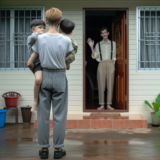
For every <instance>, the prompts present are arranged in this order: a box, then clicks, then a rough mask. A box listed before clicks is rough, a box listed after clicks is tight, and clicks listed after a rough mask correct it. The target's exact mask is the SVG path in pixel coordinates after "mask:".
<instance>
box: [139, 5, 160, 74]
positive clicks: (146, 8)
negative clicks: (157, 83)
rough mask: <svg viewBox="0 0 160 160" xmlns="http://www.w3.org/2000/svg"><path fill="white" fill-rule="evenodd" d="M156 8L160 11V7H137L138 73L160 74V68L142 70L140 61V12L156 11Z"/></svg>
mask: <svg viewBox="0 0 160 160" xmlns="http://www.w3.org/2000/svg"><path fill="white" fill-rule="evenodd" d="M155 8H156V10H158V11H159V10H160V6H137V7H136V29H137V31H136V34H137V35H136V40H137V43H136V44H137V49H136V51H137V63H136V64H137V65H136V69H137V72H160V68H157V69H153V68H142V69H140V67H139V65H140V63H139V60H140V44H139V39H140V18H139V17H140V10H142V9H143V10H144V9H145V10H154V11H155Z"/></svg>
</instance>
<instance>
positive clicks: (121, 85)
mask: <svg viewBox="0 0 160 160" xmlns="http://www.w3.org/2000/svg"><path fill="white" fill-rule="evenodd" d="M125 33H126V18H125V14H124V13H122V14H120V15H118V16H116V17H115V19H114V20H113V22H112V40H113V41H115V42H116V57H117V61H116V63H117V64H116V75H115V89H116V95H115V101H114V103H115V104H114V105H115V106H116V108H120V109H126V106H125V101H126V95H125V87H126V84H125V76H126V75H125V74H126V69H125V63H126V46H125V45H126V43H125V42H126V39H125V37H126V35H125Z"/></svg>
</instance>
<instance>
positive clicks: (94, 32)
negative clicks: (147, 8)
mask: <svg viewBox="0 0 160 160" xmlns="http://www.w3.org/2000/svg"><path fill="white" fill-rule="evenodd" d="M122 14H124V15H126V10H107V9H106V10H105V9H104V10H103V9H99V10H98V9H95V10H94V9H93V10H92V9H86V10H84V41H85V42H84V72H85V75H84V85H85V86H84V92H85V93H84V95H85V96H84V101H85V102H84V106H85V107H84V111H97V108H98V107H99V98H98V86H97V67H98V64H99V62H98V61H96V60H95V59H92V58H91V49H90V47H89V45H88V44H87V43H86V42H87V39H88V38H92V39H93V40H94V46H95V45H96V43H97V42H99V41H101V40H102V38H101V36H100V31H99V29H100V28H101V27H107V28H108V29H109V32H110V35H109V39H110V40H113V41H115V37H116V35H115V32H113V30H115V26H114V23H115V22H116V17H118V16H119V15H122ZM126 31H127V29H125V32H126ZM126 39H127V38H124V41H125V42H124V43H125V46H126ZM125 49H127V48H126V47H125ZM126 51H127V50H126ZM126 53H127V52H126ZM126 53H125V54H126ZM125 59H127V55H125ZM86 63H87V64H86ZM117 66H118V64H116V68H115V69H116V70H115V85H114V94H113V102H112V103H113V104H112V107H114V108H115V111H117V110H123V111H126V110H127V103H126V102H125V108H124V107H123V108H122V107H119V106H120V105H117V104H118V103H116V97H117V93H116V92H118V90H117V89H116V87H117V85H116V77H117V76H116V74H117V71H118V70H119V69H118V68H117ZM125 67H126V65H125ZM123 70H126V69H125V68H123ZM125 73H126V75H127V70H126V71H125ZM126 75H125V79H126V80H127V77H126ZM124 88H125V89H124V96H123V97H125V96H126V95H127V90H128V87H124ZM106 94H107V89H106V91H105V102H106V101H107V99H106ZM123 97H122V98H123ZM125 101H126V97H125ZM119 104H120V103H119ZM104 111H108V110H103V112H104Z"/></svg>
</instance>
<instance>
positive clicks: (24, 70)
mask: <svg viewBox="0 0 160 160" xmlns="http://www.w3.org/2000/svg"><path fill="white" fill-rule="evenodd" d="M1 9H3V10H10V11H11V16H14V9H16V10H25V9H26V10H27V9H29V10H41V15H42V19H43V20H45V7H43V6H14V7H9V6H2V7H0V10H1ZM12 9H13V10H12ZM10 25H11V26H14V19H13V18H11V19H10ZM10 33H11V34H10V68H0V72H29V71H30V70H29V69H28V68H14V67H13V63H11V62H12V61H14V59H13V57H14V37H13V33H14V27H10Z"/></svg>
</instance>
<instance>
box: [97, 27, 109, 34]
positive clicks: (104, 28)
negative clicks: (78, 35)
mask: <svg viewBox="0 0 160 160" xmlns="http://www.w3.org/2000/svg"><path fill="white" fill-rule="evenodd" d="M104 30H107V32H109V29H108V27H102V28H100V30H99V31H100V33H101V31H104Z"/></svg>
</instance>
